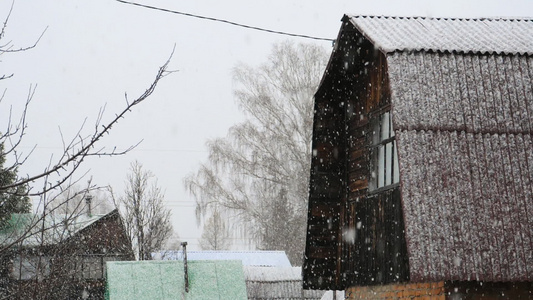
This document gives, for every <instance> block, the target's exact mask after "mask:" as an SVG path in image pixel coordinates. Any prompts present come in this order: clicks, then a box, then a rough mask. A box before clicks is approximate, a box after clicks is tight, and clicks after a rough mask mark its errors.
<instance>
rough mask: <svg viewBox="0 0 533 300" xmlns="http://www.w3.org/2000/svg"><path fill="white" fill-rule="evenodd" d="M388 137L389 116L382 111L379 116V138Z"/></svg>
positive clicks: (384, 138)
mask: <svg viewBox="0 0 533 300" xmlns="http://www.w3.org/2000/svg"><path fill="white" fill-rule="evenodd" d="M389 137H390V116H389V113H384V114H383V115H382V116H381V140H382V141H383V140H386V139H388V138H389Z"/></svg>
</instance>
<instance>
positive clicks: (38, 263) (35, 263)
mask: <svg viewBox="0 0 533 300" xmlns="http://www.w3.org/2000/svg"><path fill="white" fill-rule="evenodd" d="M49 274H50V259H49V258H48V257H44V256H21V255H18V256H16V257H15V258H14V259H13V269H12V271H11V277H13V278H14V279H21V280H28V279H33V278H37V279H38V280H41V279H43V277H46V276H48V275H49Z"/></svg>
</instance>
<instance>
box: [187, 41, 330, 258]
mask: <svg viewBox="0 0 533 300" xmlns="http://www.w3.org/2000/svg"><path fill="white" fill-rule="evenodd" d="M326 63H327V53H326V51H325V49H323V48H322V47H319V46H317V45H311V44H298V45H296V46H295V45H293V44H291V43H288V42H286V43H282V44H278V45H275V46H274V47H273V50H272V53H271V55H270V56H269V59H268V62H267V63H265V64H264V65H262V66H260V67H257V68H253V67H250V66H246V65H239V66H237V67H236V68H235V70H234V77H235V79H236V81H237V82H238V83H239V84H240V88H239V89H237V90H236V91H235V95H236V97H237V100H238V102H239V104H240V107H241V109H242V110H243V111H244V113H245V114H246V116H247V117H248V118H247V120H246V121H245V122H243V123H241V124H237V125H235V126H233V127H232V128H231V129H230V130H229V133H228V135H227V137H225V138H218V139H214V140H210V141H208V143H207V147H208V149H209V159H208V162H207V163H205V164H202V165H201V166H200V168H199V170H198V171H197V172H196V173H195V174H191V175H189V176H188V177H187V178H186V179H185V186H186V188H187V189H188V190H189V191H190V192H191V193H192V194H193V196H194V197H195V199H196V203H197V213H198V215H199V216H203V217H205V216H207V215H209V212H210V211H212V210H213V209H214V208H215V207H217V208H220V210H221V214H223V215H225V216H234V218H236V220H238V221H239V222H237V221H235V222H232V223H233V224H238V223H240V224H241V225H242V224H245V226H242V227H245V228H247V229H248V232H247V234H248V235H249V236H251V237H252V238H253V239H254V240H255V241H256V243H257V245H258V247H259V248H261V249H271V250H285V251H286V253H287V254H288V256H289V258H290V260H291V262H292V263H293V264H296V265H299V264H301V260H302V253H303V250H304V248H303V247H304V244H305V224H306V211H307V193H308V184H309V167H310V161H311V136H312V121H313V120H312V116H313V94H314V92H315V91H316V88H317V86H318V83H319V81H320V78H321V76H322V73H323V71H324V69H325V66H326ZM280 218H282V220H280Z"/></svg>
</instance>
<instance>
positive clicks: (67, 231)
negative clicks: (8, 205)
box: [0, 211, 115, 247]
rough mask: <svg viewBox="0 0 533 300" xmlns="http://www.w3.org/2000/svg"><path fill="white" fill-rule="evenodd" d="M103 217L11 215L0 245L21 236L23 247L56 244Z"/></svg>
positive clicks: (1, 233) (1, 234)
mask: <svg viewBox="0 0 533 300" xmlns="http://www.w3.org/2000/svg"><path fill="white" fill-rule="evenodd" d="M114 212H115V211H113V212H111V213H114ZM111 213H110V214H111ZM105 216H106V215H91V216H89V215H87V214H80V215H70V214H47V215H46V216H45V217H44V218H43V217H42V215H40V214H12V215H11V219H10V221H9V224H8V226H7V227H6V228H5V229H3V230H2V231H0V244H10V243H12V242H14V241H17V240H19V239H20V237H22V236H24V238H23V239H21V242H22V244H21V245H22V246H23V247H36V246H45V245H53V244H57V243H59V242H61V241H64V240H65V239H67V238H69V237H71V236H73V235H74V234H76V233H78V232H79V231H81V230H83V229H84V228H87V227H88V226H90V225H91V224H94V223H95V222H96V221H98V220H100V219H102V218H103V217H105ZM43 229H44V230H43ZM41 233H42V235H41Z"/></svg>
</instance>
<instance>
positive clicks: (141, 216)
mask: <svg viewBox="0 0 533 300" xmlns="http://www.w3.org/2000/svg"><path fill="white" fill-rule="evenodd" d="M130 172H131V173H130V174H129V175H128V177H127V180H126V188H125V190H124V195H123V196H121V197H119V198H118V199H116V200H114V202H115V205H116V206H117V207H118V208H119V210H120V212H121V214H122V218H123V220H124V225H125V227H126V232H127V233H128V235H129V236H130V238H131V241H132V245H133V248H134V253H135V256H136V258H137V259H139V260H150V259H151V253H152V252H155V251H156V250H161V249H162V247H163V245H164V244H165V242H166V241H167V240H168V239H169V238H170V236H171V235H172V224H171V223H170V210H169V209H167V208H165V206H164V203H163V200H164V195H163V192H162V191H161V188H160V187H159V186H158V185H157V179H155V177H154V175H153V174H152V172H150V171H145V170H143V168H142V165H141V164H140V163H139V162H137V161H135V162H133V163H132V164H131V169H130ZM114 199H115V198H114Z"/></svg>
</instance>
